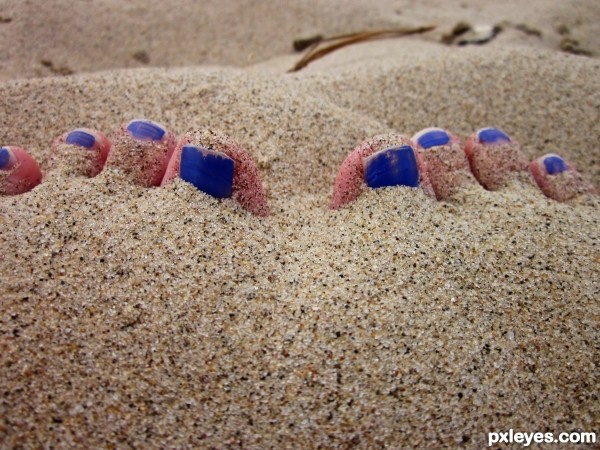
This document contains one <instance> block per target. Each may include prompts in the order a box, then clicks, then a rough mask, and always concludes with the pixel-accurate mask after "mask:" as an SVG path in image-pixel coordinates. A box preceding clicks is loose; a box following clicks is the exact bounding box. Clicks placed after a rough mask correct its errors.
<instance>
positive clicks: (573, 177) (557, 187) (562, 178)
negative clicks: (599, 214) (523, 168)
mask: <svg viewBox="0 0 600 450" xmlns="http://www.w3.org/2000/svg"><path fill="white" fill-rule="evenodd" d="M529 170H530V171H531V174H532V175H533V178H534V179H535V181H536V183H537V184H538V186H539V187H540V189H541V191H542V192H543V193H544V194H545V195H546V196H547V197H550V198H552V199H554V200H558V201H559V202H564V201H566V200H569V199H572V198H573V197H576V196H577V195H579V194H594V195H598V191H597V190H596V189H595V187H594V186H593V185H592V183H590V182H589V181H587V180H585V179H584V178H583V176H582V175H581V173H579V172H578V171H577V170H576V169H575V167H573V166H572V165H571V164H569V163H568V162H567V161H565V160H564V159H563V158H561V157H560V156H558V155H555V154H553V153H548V154H547V155H544V156H541V157H539V158H538V159H536V160H534V161H532V162H531V164H530V165H529Z"/></svg>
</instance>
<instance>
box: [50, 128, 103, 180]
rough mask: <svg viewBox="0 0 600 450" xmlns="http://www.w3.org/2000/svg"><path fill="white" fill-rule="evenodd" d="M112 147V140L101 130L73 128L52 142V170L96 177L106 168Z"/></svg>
mask: <svg viewBox="0 0 600 450" xmlns="http://www.w3.org/2000/svg"><path fill="white" fill-rule="evenodd" d="M110 148H111V143H110V141H109V140H108V138H107V137H106V136H105V135H104V134H102V133H101V132H99V131H96V130H91V129H89V128H77V129H75V130H71V131H69V132H68V133H65V134H63V135H62V136H60V137H59V138H57V139H55V140H54V142H53V143H52V147H51V154H52V157H51V170H53V171H54V170H58V171H59V172H60V173H64V174H67V175H73V176H78V175H80V176H86V177H95V176H96V175H98V174H99V173H100V172H101V171H102V169H103V168H104V165H105V164H106V159H107V158H108V153H109V152H110Z"/></svg>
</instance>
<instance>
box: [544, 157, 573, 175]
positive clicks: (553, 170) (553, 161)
mask: <svg viewBox="0 0 600 450" xmlns="http://www.w3.org/2000/svg"><path fill="white" fill-rule="evenodd" d="M544 166H545V167H546V172H548V175H556V174H559V173H562V172H564V171H565V170H567V169H568V167H567V164H566V163H565V160H564V159H562V158H561V157H560V156H558V155H548V156H546V157H545V158H544Z"/></svg>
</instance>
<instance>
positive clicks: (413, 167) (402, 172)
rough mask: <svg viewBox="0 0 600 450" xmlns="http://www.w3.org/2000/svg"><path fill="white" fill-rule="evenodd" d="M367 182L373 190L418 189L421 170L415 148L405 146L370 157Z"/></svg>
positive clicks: (366, 164) (366, 167) (366, 170)
mask: <svg viewBox="0 0 600 450" xmlns="http://www.w3.org/2000/svg"><path fill="white" fill-rule="evenodd" d="M365 182H366V183H367V186H369V187H372V188H379V187H385V186H410V187H417V186H418V185H419V169H418V167H417V158H416V157H415V152H414V150H413V148H412V147H411V146H410V145H403V146H402V147H398V148H389V149H387V150H382V151H380V152H377V153H375V154H373V155H371V156H369V157H368V158H367V159H366V160H365Z"/></svg>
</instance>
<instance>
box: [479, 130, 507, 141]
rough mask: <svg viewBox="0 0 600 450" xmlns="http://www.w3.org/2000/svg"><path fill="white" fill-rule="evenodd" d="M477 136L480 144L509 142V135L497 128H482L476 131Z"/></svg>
mask: <svg viewBox="0 0 600 450" xmlns="http://www.w3.org/2000/svg"><path fill="white" fill-rule="evenodd" d="M477 138H478V139H479V142H481V143H482V144H493V143H494V142H498V141H506V142H510V137H508V134H506V133H505V132H504V131H502V130H499V129H498V128H483V129H481V130H479V131H478V132H477Z"/></svg>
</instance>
